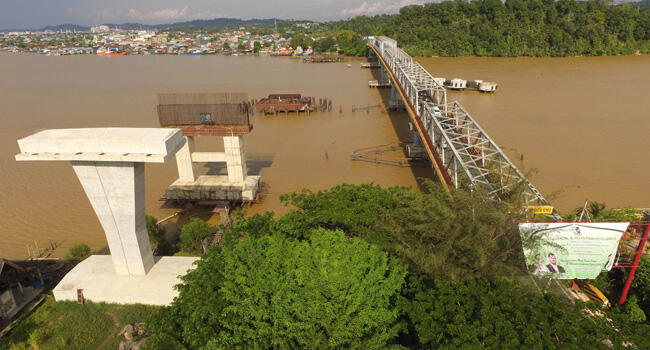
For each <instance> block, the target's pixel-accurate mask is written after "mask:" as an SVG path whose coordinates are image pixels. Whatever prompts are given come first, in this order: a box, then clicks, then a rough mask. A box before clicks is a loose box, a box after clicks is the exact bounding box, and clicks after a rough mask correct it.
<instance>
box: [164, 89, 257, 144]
mask: <svg viewBox="0 0 650 350" xmlns="http://www.w3.org/2000/svg"><path fill="white" fill-rule="evenodd" d="M157 109H158V120H159V122H160V126H161V127H164V128H179V129H181V130H182V131H183V135H185V136H233V135H235V136H237V135H244V134H248V133H249V132H251V130H252V129H253V125H252V124H251V123H250V117H249V116H250V113H251V112H252V106H251V104H250V102H249V101H248V94H246V93H189V94H183V93H170V94H158V107H157Z"/></svg>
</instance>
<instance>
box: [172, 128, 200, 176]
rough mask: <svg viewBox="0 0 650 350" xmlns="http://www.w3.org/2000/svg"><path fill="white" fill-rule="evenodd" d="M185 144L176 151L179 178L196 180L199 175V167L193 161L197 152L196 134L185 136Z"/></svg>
mask: <svg viewBox="0 0 650 350" xmlns="http://www.w3.org/2000/svg"><path fill="white" fill-rule="evenodd" d="M184 138H185V145H183V147H182V148H181V149H180V150H179V151H178V152H177V153H176V165H177V166H178V178H179V179H180V180H181V181H188V182H194V181H196V179H197V178H198V176H199V167H198V166H197V165H196V163H194V162H193V161H192V153H194V152H195V148H196V146H195V144H194V136H184Z"/></svg>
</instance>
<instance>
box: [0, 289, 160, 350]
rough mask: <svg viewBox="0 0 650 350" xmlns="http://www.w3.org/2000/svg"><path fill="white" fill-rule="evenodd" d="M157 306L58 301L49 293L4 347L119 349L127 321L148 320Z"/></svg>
mask: <svg viewBox="0 0 650 350" xmlns="http://www.w3.org/2000/svg"><path fill="white" fill-rule="evenodd" d="M157 308H158V307H156V306H149V305H119V304H106V303H93V302H86V303H85V304H84V305H83V306H81V305H77V303H75V302H68V301H66V302H55V301H54V297H53V296H52V295H48V296H47V297H46V300H45V302H44V303H43V305H41V307H39V308H37V309H36V310H35V311H33V312H32V314H31V315H29V316H27V317H26V318H25V319H24V320H22V321H21V322H20V323H19V324H18V325H17V326H16V327H15V328H14V329H13V330H12V331H11V333H9V334H8V335H6V336H5V337H4V339H1V340H0V349H2V350H4V349H11V350H17V349H69V350H84V349H93V350H94V349H111V350H114V349H117V347H118V345H119V343H120V340H122V339H124V338H123V337H121V336H118V333H119V332H120V331H121V330H122V328H123V327H124V325H126V324H127V323H135V322H148V321H149V318H150V317H151V314H152V313H153V311H154V310H155V309H157Z"/></svg>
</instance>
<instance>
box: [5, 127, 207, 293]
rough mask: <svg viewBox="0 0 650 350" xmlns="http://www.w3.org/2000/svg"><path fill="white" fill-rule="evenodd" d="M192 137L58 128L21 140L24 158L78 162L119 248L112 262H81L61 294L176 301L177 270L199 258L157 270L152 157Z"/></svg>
mask: <svg viewBox="0 0 650 350" xmlns="http://www.w3.org/2000/svg"><path fill="white" fill-rule="evenodd" d="M185 143H186V140H185V138H183V135H182V133H181V131H180V130H179V129H159V128H87V129H51V130H43V131H40V132H37V133H35V134H33V135H30V136H27V137H25V138H23V139H20V140H18V146H19V147H20V151H21V153H20V154H18V155H16V160H18V161H44V160H49V161H51V160H62V161H70V163H71V164H72V167H73V168H74V170H75V173H76V174H77V177H78V178H79V181H80V182H81V185H82V186H83V188H84V191H85V192H86V195H87V196H88V199H89V201H90V203H91V205H92V207H93V209H94V210H95V213H96V214H97V217H98V218H99V221H100V223H101V225H102V228H103V229H104V232H105V234H106V239H107V241H108V247H109V249H110V252H111V257H110V259H109V260H107V259H106V258H108V257H106V258H98V257H97V258H96V257H95V256H93V257H91V258H89V259H86V260H84V261H82V262H81V263H80V264H78V265H77V266H76V267H75V268H74V269H73V270H72V271H71V272H70V273H68V275H66V276H65V277H64V278H63V279H62V280H61V282H60V283H59V284H58V285H57V286H56V287H55V289H54V296H55V298H56V299H57V300H76V298H77V293H78V291H79V290H80V289H81V290H82V293H83V295H84V296H86V297H87V298H89V299H92V300H93V301H104V302H118V303H144V304H151V303H154V304H159V305H164V304H168V303H170V302H171V301H172V300H173V298H174V296H175V292H174V291H173V285H175V284H177V283H179V282H180V281H179V280H178V279H177V276H176V274H177V273H178V272H186V271H187V270H188V269H190V268H192V264H193V262H194V261H195V260H196V258H189V259H188V258H174V257H165V258H164V259H163V260H161V261H164V264H162V265H161V266H159V267H158V268H155V269H152V267H153V266H154V264H155V261H156V260H155V259H154V257H153V254H152V251H151V246H150V242H149V236H148V233H147V227H146V222H145V186H144V163H148V162H152V163H163V162H166V161H167V160H169V159H170V158H172V157H173V156H174V154H175V153H176V152H177V151H178V150H180V149H181V148H182V147H183V146H184V145H185ZM109 261H112V269H111V268H110V265H109V266H108V268H107V265H106V264H107V262H109ZM99 271H101V273H100V275H101V279H102V281H104V283H102V284H99V283H97V275H98V272H99ZM159 275H160V276H159ZM172 275H173V276H172ZM143 288H145V289H147V290H148V291H147V292H145V291H143V290H142V289H143ZM151 294H155V295H156V296H158V297H152V295H151Z"/></svg>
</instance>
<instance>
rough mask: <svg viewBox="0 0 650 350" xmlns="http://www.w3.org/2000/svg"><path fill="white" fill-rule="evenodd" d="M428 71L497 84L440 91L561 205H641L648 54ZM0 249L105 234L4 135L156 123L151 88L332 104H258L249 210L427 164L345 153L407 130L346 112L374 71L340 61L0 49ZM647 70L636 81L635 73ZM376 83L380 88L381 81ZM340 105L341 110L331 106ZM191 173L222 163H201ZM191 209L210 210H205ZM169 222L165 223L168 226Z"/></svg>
mask: <svg viewBox="0 0 650 350" xmlns="http://www.w3.org/2000/svg"><path fill="white" fill-rule="evenodd" d="M420 61H421V63H422V64H423V65H424V66H425V67H426V68H427V69H429V71H430V72H431V73H432V74H433V75H434V76H444V77H446V78H453V77H461V78H465V79H483V80H488V81H496V82H498V83H499V90H498V91H497V93H496V94H494V95H482V94H479V93H477V92H469V91H468V92H460V93H455V92H450V93H449V96H450V98H451V99H457V100H459V101H460V102H461V103H462V104H463V105H464V106H465V107H466V109H467V110H468V111H469V113H470V114H472V116H473V117H474V118H475V119H477V121H478V122H479V123H480V124H481V126H482V127H483V128H484V129H486V131H487V132H488V133H489V134H490V136H491V137H492V138H493V139H494V140H496V142H497V143H498V144H499V145H502V146H503V148H504V149H505V150H506V151H507V153H508V154H509V155H510V156H511V158H513V159H514V158H516V159H519V157H515V156H514V155H515V152H520V153H522V154H523V155H524V164H523V165H524V166H525V167H526V168H537V169H539V173H538V174H536V175H535V176H534V177H533V183H534V184H535V185H536V186H537V187H538V188H539V189H540V190H541V191H542V192H543V193H544V194H548V193H550V192H552V191H556V190H560V189H563V190H564V193H563V194H562V195H561V197H559V198H558V199H554V200H552V202H553V204H556V205H558V206H559V207H560V208H561V209H567V208H571V207H575V206H578V205H581V204H582V201H584V199H586V198H589V199H592V200H599V201H606V202H607V203H608V204H609V205H610V206H620V205H626V204H629V205H633V206H648V204H649V203H648V202H649V201H648V200H649V199H650V195H648V191H647V189H646V187H645V183H646V181H645V174H646V173H648V170H650V169H648V168H649V167H650V166H648V165H646V164H645V162H643V160H642V159H643V158H642V152H643V150H644V149H643V147H644V143H643V142H644V140H645V138H646V136H645V135H644V134H645V133H647V132H648V131H650V121H649V119H648V115H647V114H648V113H647V111H648V110H650V99H649V98H648V93H647V91H650V86H649V84H650V82H648V81H647V77H648V76H650V57H648V56H642V57H596V58H568V59H537V58H534V59H533V58H523V59H519V58H517V59H493V58H430V59H421V60H420ZM0 66H2V67H11V69H5V70H3V75H2V78H3V79H2V80H1V81H0V111H1V113H0V123H2V124H1V125H2V126H3V127H2V128H0V223H1V224H0V242H1V243H0V256H3V257H6V258H23V257H25V256H26V255H27V250H26V245H27V244H29V243H33V241H34V240H37V241H38V242H39V245H44V244H45V243H40V242H48V240H50V239H51V240H54V241H64V244H63V246H62V249H60V250H59V251H58V255H59V256H61V255H63V253H64V252H65V250H66V249H67V246H69V245H70V244H73V243H77V242H87V243H88V244H90V245H91V246H92V247H93V248H96V249H99V248H102V247H104V246H105V245H106V241H105V237H104V235H103V232H102V230H101V227H100V225H99V222H98V220H97V218H96V217H95V214H94V212H93V210H92V208H91V207H90V203H89V202H88V200H87V199H86V197H85V194H84V192H83V190H82V188H81V186H80V185H79V183H78V180H77V179H76V176H75V175H74V172H73V170H72V167H71V166H70V165H69V164H68V163H67V162H21V163H18V162H16V161H15V160H14V159H13V156H14V155H15V154H16V153H18V146H17V144H16V139H18V138H21V137H24V136H26V135H29V134H31V133H34V132H35V131H38V130H41V129H46V128H73V127H100V126H127V127H134V126H137V127H156V126H157V125H158V123H157V116H156V110H155V105H156V96H155V94H156V93H158V92H221V91H243V92H248V93H249V96H250V97H251V98H260V97H263V96H265V95H267V94H269V93H302V94H305V95H309V96H316V97H323V98H329V99H332V100H333V104H334V108H333V109H332V112H327V113H318V114H312V115H311V116H309V117H306V116H300V117H296V116H295V115H294V114H293V113H291V114H290V115H289V116H288V117H287V116H284V115H279V116H278V117H274V116H270V115H269V116H263V115H259V114H258V115H256V116H255V117H254V118H253V119H252V120H253V123H254V130H253V132H252V133H251V134H250V135H249V136H247V137H246V153H247V159H248V168H249V171H250V172H252V173H253V172H254V173H261V174H262V177H263V181H264V182H266V183H267V184H268V186H267V191H268V195H267V196H266V199H265V200H264V202H263V203H262V204H260V205H255V206H253V207H252V208H251V209H250V212H263V211H266V210H273V211H276V212H283V211H286V210H287V209H286V208H284V207H283V206H282V205H281V203H280V202H279V199H278V195H279V194H282V193H286V192H290V191H294V190H298V189H301V188H309V189H312V190H320V189H326V188H329V187H331V186H333V185H336V184H338V183H341V182H349V183H364V182H371V181H374V182H376V183H378V184H380V185H384V186H390V185H398V184H399V185H407V186H416V185H417V182H416V177H422V176H429V174H430V172H429V170H428V169H427V168H413V169H409V168H399V167H390V166H382V165H375V164H370V163H365V162H352V161H351V160H350V153H351V152H352V151H353V150H355V149H359V148H364V147H369V146H374V145H379V144H387V143H391V142H396V141H406V142H408V141H410V140H409V139H410V135H409V132H408V125H407V123H406V121H407V119H406V118H407V117H406V116H405V115H404V114H390V115H389V114H385V113H382V112H381V110H380V109H377V108H372V109H371V110H370V111H369V112H368V113H366V112H365V111H363V112H355V113H352V112H351V107H352V105H356V106H372V105H377V104H378V103H380V100H381V96H380V91H377V90H376V89H368V88H367V82H368V80H371V79H374V78H373V77H372V76H371V73H370V72H369V71H368V70H362V69H359V68H358V65H357V64H352V67H351V68H348V67H347V65H346V64H302V63H300V62H298V61H297V60H292V59H289V58H269V57H222V56H193V57H187V56H178V57H177V56H126V57H96V56H76V57H45V56H40V55H29V54H23V55H0ZM644 78H645V79H644ZM382 93H383V94H386V93H387V92H386V91H384V92H382ZM339 106H343V113H339ZM197 148H198V150H214V151H219V150H222V149H223V146H222V143H221V141H220V139H219V138H209V137H199V138H198V140H197ZM200 169H201V172H202V173H219V172H223V171H224V169H223V165H222V164H216V163H208V164H202V165H201V167H200ZM176 177H177V173H176V164H175V162H174V161H170V162H168V163H166V164H147V165H146V185H147V195H146V196H147V212H148V213H150V214H152V215H154V216H156V217H158V218H162V217H165V216H167V215H170V214H172V213H174V210H172V209H165V208H161V204H162V202H160V201H159V199H160V197H161V196H162V194H163V192H164V189H165V187H166V186H167V185H169V184H170V183H171V182H172V181H173V180H174V179H175V178H176ZM200 216H201V217H204V218H207V217H209V213H207V212H206V213H203V214H201V215H200ZM173 224H174V223H173V221H172V222H171V225H173Z"/></svg>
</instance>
